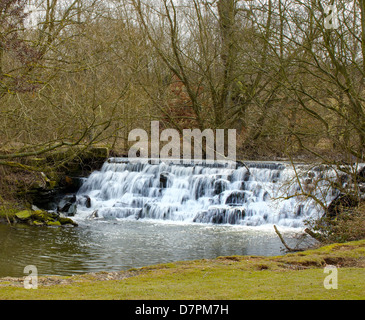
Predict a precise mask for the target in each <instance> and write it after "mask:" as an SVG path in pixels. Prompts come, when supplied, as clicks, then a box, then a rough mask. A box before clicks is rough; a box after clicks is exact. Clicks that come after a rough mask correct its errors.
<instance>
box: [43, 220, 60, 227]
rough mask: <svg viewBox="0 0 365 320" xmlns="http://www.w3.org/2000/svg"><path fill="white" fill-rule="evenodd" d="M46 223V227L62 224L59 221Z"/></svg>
mask: <svg viewBox="0 0 365 320" xmlns="http://www.w3.org/2000/svg"><path fill="white" fill-rule="evenodd" d="M46 224H47V226H48V227H60V226H61V225H62V224H61V222H60V221H48V222H47V223H46Z"/></svg>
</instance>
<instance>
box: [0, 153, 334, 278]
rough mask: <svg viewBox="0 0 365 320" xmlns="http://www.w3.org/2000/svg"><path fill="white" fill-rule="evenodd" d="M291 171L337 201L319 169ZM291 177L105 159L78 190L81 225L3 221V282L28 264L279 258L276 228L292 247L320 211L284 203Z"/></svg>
mask: <svg viewBox="0 0 365 320" xmlns="http://www.w3.org/2000/svg"><path fill="white" fill-rule="evenodd" d="M297 173H299V174H300V177H298V179H299V180H300V181H301V182H302V183H303V185H302V187H303V186H305V187H306V188H310V186H311V185H313V184H316V185H317V186H320V189H319V191H318V190H317V191H318V193H317V194H316V196H317V197H322V198H321V199H322V200H323V201H324V202H327V203H329V202H330V201H331V200H332V199H333V198H334V197H335V196H336V191H333V190H331V189H329V188H328V186H327V185H326V180H325V179H322V178H324V176H325V175H326V174H327V173H326V172H324V171H323V170H318V168H317V169H316V168H314V169H313V170H310V171H308V170H306V168H301V167H298V168H297ZM298 179H297V177H296V176H295V174H294V170H293V168H292V167H291V166H290V165H288V164H285V163H254V162H253V163H248V164H247V165H246V166H239V167H236V166H231V165H230V164H224V165H198V164H195V163H194V164H191V165H184V164H167V163H164V162H160V163H157V164H151V163H149V162H146V163H129V162H128V161H126V160H125V159H111V160H109V161H108V162H106V163H105V164H104V166H103V168H102V169H101V170H100V171H96V172H94V173H93V174H92V175H91V176H90V177H89V178H88V179H87V180H86V181H85V183H84V184H83V186H82V187H81V189H80V190H79V192H78V194H77V206H78V211H77V214H76V216H75V217H74V219H75V220H76V221H77V222H78V223H79V227H77V228H29V227H24V226H23V227H22V226H19V225H17V226H15V227H9V226H6V225H0V277H6V276H12V277H19V276H24V273H23V270H24V267H26V266H28V265H34V266H36V267H37V269H38V273H39V274H40V275H72V274H80V273H88V272H97V271H120V270H126V269H130V268H138V267H142V266H147V265H152V264H159V263H166V262H173V261H181V260H194V259H204V258H206V259H209V258H216V257H218V256H225V255H264V256H269V255H280V254H282V253H283V252H282V251H281V248H282V244H281V242H280V240H279V238H278V236H277V235H276V234H275V232H274V229H273V224H276V225H277V226H278V227H279V229H280V230H281V231H284V232H285V239H286V240H287V241H288V243H289V244H293V245H294V244H296V240H294V239H293V237H294V235H295V233H296V232H297V231H298V230H299V229H300V228H303V226H304V224H303V222H304V220H305V219H307V218H309V217H313V216H315V215H318V214H321V212H320V211H319V210H318V207H317V206H316V205H315V203H313V202H311V201H307V202H299V201H298V200H297V199H296V198H291V197H290V196H291V195H293V194H294V193H295V192H297V191H298V188H299V186H298V183H297V182H298ZM321 179H322V180H321ZM317 191H314V192H317ZM283 196H284V197H286V198H287V199H285V200H283V199H281V200H280V199H278V198H280V197H283Z"/></svg>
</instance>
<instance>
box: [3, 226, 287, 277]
mask: <svg viewBox="0 0 365 320" xmlns="http://www.w3.org/2000/svg"><path fill="white" fill-rule="evenodd" d="M286 236H287V237H288V236H290V233H289V234H286ZM289 243H290V242H289ZM281 247H282V245H281V243H280V240H279V239H278V237H277V236H276V234H275V233H274V232H273V231H272V230H271V229H270V231H264V230H262V229H249V228H247V227H242V226H214V225H199V224H179V223H161V222H156V221H134V220H133V221H132V220H122V221H118V220H114V221H82V222H80V225H79V227H78V228H29V227H25V226H16V227H9V226H6V225H0V277H6V276H10V277H21V276H24V273H23V270H24V267H25V266H27V265H35V266H36V267H37V268H38V274H39V275H72V274H80V273H88V272H97V271H120V270H126V269H130V268H138V267H142V266H147V265H151V264H158V263H166V262H173V261H181V260H194V259H210V258H216V257H218V256H225V255H264V256H269V255H280V254H282V251H281Z"/></svg>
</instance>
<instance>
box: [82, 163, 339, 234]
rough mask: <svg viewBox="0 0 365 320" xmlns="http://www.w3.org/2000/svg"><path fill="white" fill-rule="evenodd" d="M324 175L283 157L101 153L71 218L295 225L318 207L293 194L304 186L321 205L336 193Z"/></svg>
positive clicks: (318, 207) (315, 169) (319, 210)
mask: <svg viewBox="0 0 365 320" xmlns="http://www.w3.org/2000/svg"><path fill="white" fill-rule="evenodd" d="M328 172H329V171H328ZM326 174H327V171H326V170H319V169H318V168H313V169H311V170H309V169H308V168H307V167H305V166H304V165H302V166H298V167H296V170H294V169H293V167H292V166H291V165H290V164H287V163H267V162H249V163H246V164H245V165H242V164H239V165H238V166H237V165H236V163H214V164H208V163H194V162H192V163H190V164H186V163H169V162H166V161H163V160H161V161H159V162H157V163H155V162H153V164H152V162H151V161H128V160H127V159H122V158H115V159H109V160H108V161H107V162H106V163H105V164H104V165H103V167H102V169H101V170H100V171H96V172H94V173H93V174H91V176H90V177H89V178H88V179H86V181H85V182H84V184H83V185H82V187H81V188H80V190H79V192H78V195H77V198H78V214H77V217H79V218H87V217H90V216H91V215H93V216H94V217H98V218H103V219H115V218H117V219H159V220H172V221H183V222H188V223H214V224H238V225H245V226H259V225H265V224H276V225H280V226H288V227H294V228H297V227H303V226H304V220H305V219H307V218H310V217H316V216H318V215H321V214H323V213H322V212H321V208H320V206H318V204H317V203H316V202H315V201H314V200H311V199H308V198H305V199H304V198H303V199H302V198H301V197H296V196H295V195H296V194H298V193H300V192H301V191H303V190H304V189H305V191H306V192H313V194H314V195H315V196H316V197H317V198H318V199H320V200H321V201H323V202H324V203H326V204H329V203H330V201H332V199H334V198H335V197H336V196H337V191H336V190H332V189H331V188H330V186H329V183H328V182H327V179H324V175H326ZM314 186H316V187H314ZM86 199H88V201H86ZM87 203H88V205H87Z"/></svg>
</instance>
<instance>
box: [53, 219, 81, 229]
mask: <svg viewBox="0 0 365 320" xmlns="http://www.w3.org/2000/svg"><path fill="white" fill-rule="evenodd" d="M58 222H59V223H60V225H62V226H65V225H73V226H75V227H77V226H78V224H77V223H76V222H75V221H73V220H72V219H70V218H63V217H59V218H58Z"/></svg>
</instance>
